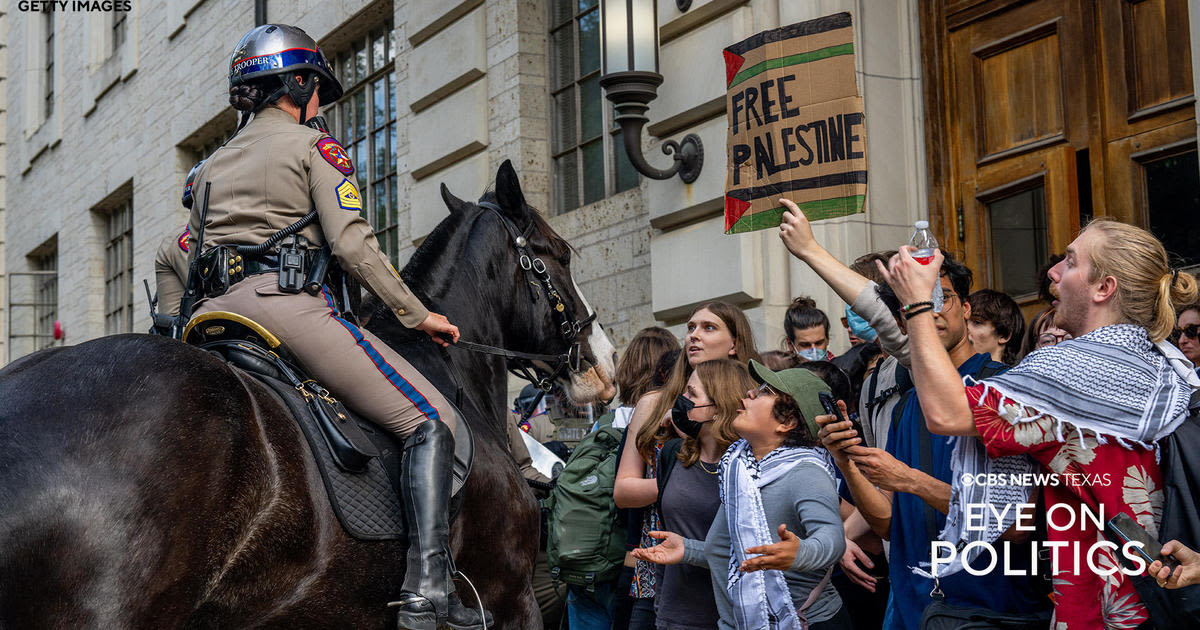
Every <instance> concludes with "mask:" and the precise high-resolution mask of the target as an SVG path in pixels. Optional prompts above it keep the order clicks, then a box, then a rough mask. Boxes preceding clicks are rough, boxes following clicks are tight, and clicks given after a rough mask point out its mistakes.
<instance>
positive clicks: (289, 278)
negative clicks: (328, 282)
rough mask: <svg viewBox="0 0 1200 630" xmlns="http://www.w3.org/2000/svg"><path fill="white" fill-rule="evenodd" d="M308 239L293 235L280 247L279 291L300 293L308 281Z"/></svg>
mask: <svg viewBox="0 0 1200 630" xmlns="http://www.w3.org/2000/svg"><path fill="white" fill-rule="evenodd" d="M307 255H308V239H306V238H304V237H303V236H300V235H299V234H293V235H291V236H289V237H288V238H287V240H286V241H284V242H283V243H281V244H280V245H279V290H280V291H283V292H284V293H299V292H300V291H301V290H302V289H304V284H305V280H306V279H307V277H308V276H307V273H306V271H307V264H306V263H307V262H308V261H307V260H306V257H307Z"/></svg>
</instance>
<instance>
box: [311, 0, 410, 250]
mask: <svg viewBox="0 0 1200 630" xmlns="http://www.w3.org/2000/svg"><path fill="white" fill-rule="evenodd" d="M360 56H361V64H362V65H361V66H360V65H359V61H360ZM331 60H332V65H333V70H334V74H335V75H336V76H337V78H338V80H339V81H340V82H341V84H342V88H343V94H342V98H340V99H338V100H337V102H335V103H330V104H328V105H322V111H323V112H324V114H325V116H326V119H327V120H329V121H330V127H331V129H330V132H331V135H333V136H334V138H336V139H337V141H338V142H339V143H341V145H342V146H343V147H344V148H345V149H346V153H347V155H349V156H351V160H352V161H353V162H354V175H353V176H354V178H355V180H354V183H355V186H357V187H358V189H359V195H360V196H361V198H362V201H363V207H362V210H361V214H362V216H363V218H364V219H366V220H367V223H369V224H370V225H371V229H372V231H373V232H374V233H375V238H376V239H377V240H378V241H379V247H380V249H381V250H382V251H383V253H384V254H385V255H387V257H388V259H389V260H390V261H391V263H392V265H393V266H397V267H398V266H399V264H400V248H401V245H400V208H399V205H400V204H399V198H400V194H399V190H398V188H399V184H400V180H399V176H398V171H397V164H396V129H397V120H398V118H399V117H398V115H397V102H396V63H395V62H396V30H395V28H394V27H393V25H392V23H391V21H390V20H389V21H387V22H386V23H385V24H384V25H383V26H382V27H377V28H372V29H369V30H367V32H366V33H364V34H363V35H361V36H359V37H356V38H355V39H354V40H353V41H352V42H351V43H350V44H349V45H347V46H346V47H345V49H343V50H342V51H341V52H340V53H338V54H337V55H334V56H332V57H331ZM360 95H361V98H362V101H361V105H362V106H361V110H360V109H358V105H359V101H358V100H357V98H358V97H359V96H360ZM381 97H382V100H383V107H382V118H380V116H379V112H378V111H377V107H378V103H377V101H378V100H380V98H381ZM360 117H361V119H360ZM359 129H361V130H362V132H361V135H360V134H359ZM379 143H382V144H383V146H382V147H381V146H380V145H379ZM380 191H382V192H380Z"/></svg>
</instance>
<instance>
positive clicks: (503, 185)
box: [496, 160, 529, 224]
mask: <svg viewBox="0 0 1200 630" xmlns="http://www.w3.org/2000/svg"><path fill="white" fill-rule="evenodd" d="M496 201H497V202H499V206H500V208H501V209H503V210H504V213H505V214H507V215H508V216H509V217H510V218H512V219H514V220H517V219H521V218H523V217H525V215H526V214H528V212H529V211H528V210H527V209H526V207H525V194H524V193H522V192H521V182H520V181H519V180H518V179H517V171H516V169H514V168H513V165H512V162H511V161H509V160H504V163H503V164H501V165H500V170H499V171H498V172H497V173H496ZM518 224H519V223H518Z"/></svg>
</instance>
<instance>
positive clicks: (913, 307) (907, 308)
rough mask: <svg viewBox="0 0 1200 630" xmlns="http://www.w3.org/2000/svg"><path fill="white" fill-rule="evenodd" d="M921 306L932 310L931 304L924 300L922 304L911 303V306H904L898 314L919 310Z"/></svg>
mask: <svg viewBox="0 0 1200 630" xmlns="http://www.w3.org/2000/svg"><path fill="white" fill-rule="evenodd" d="M922 306H928V307H929V308H933V302H930V301H928V300H926V301H924V302H913V303H912V304H905V305H904V306H901V307H900V312H902V313H907V312H909V311H911V310H913V309H915V308H920V307H922Z"/></svg>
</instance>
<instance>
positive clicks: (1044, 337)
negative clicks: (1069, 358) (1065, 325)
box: [1037, 331, 1072, 348]
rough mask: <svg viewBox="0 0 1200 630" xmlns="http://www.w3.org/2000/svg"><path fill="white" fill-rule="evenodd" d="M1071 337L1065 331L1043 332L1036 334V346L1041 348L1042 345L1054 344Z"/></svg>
mask: <svg viewBox="0 0 1200 630" xmlns="http://www.w3.org/2000/svg"><path fill="white" fill-rule="evenodd" d="M1071 338H1072V337H1071V333H1069V332H1066V331H1064V332H1061V333H1052V332H1044V333H1042V334H1040V335H1038V338H1037V347H1038V348H1042V347H1044V346H1056V345H1058V344H1060V343H1062V342H1064V341H1066V340H1068V339H1071Z"/></svg>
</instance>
